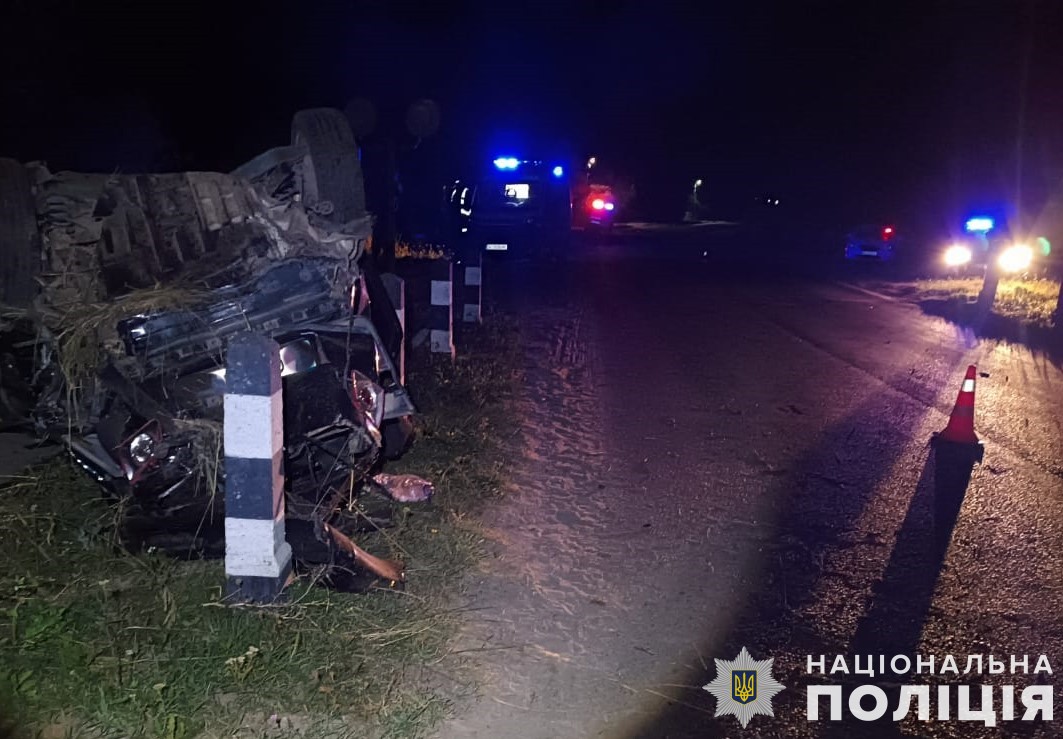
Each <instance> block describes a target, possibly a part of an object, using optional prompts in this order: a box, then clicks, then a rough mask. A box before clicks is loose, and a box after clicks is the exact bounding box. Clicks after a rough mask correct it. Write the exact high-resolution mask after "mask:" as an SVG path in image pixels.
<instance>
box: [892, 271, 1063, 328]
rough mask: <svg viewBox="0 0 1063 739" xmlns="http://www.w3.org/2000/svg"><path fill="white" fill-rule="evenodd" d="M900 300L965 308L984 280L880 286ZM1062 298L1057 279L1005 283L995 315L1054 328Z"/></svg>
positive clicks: (928, 281)
mask: <svg viewBox="0 0 1063 739" xmlns="http://www.w3.org/2000/svg"><path fill="white" fill-rule="evenodd" d="M876 287H878V288H879V289H881V290H883V291H888V292H890V293H892V294H894V295H897V296H898V297H903V298H905V299H906V300H912V301H916V302H923V301H936V302H946V303H952V302H955V303H958V304H960V305H963V304H965V303H968V302H970V301H973V300H975V299H976V298H977V297H978V293H979V291H980V290H981V289H982V278H980V277H972V278H965V279H938V280H916V281H914V282H901V283H884V284H882V285H877V286H876ZM1058 297H1059V282H1057V281H1056V280H1001V281H1000V284H999V285H998V287H997V297H996V302H995V303H994V304H993V312H994V313H995V314H996V315H998V316H1001V317H1002V318H1005V319H1009V320H1014V321H1018V322H1021V323H1023V324H1025V325H1028V326H1031V327H1034V328H1052V327H1053V326H1054V322H1053V319H1052V313H1053V311H1055V309H1056V300H1057V298H1058Z"/></svg>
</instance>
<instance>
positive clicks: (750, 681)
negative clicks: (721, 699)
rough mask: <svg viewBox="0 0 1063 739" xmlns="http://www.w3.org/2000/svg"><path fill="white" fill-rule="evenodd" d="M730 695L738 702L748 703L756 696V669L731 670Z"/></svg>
mask: <svg viewBox="0 0 1063 739" xmlns="http://www.w3.org/2000/svg"><path fill="white" fill-rule="evenodd" d="M731 680H732V681H733V685H732V687H731V697H732V698H734V699H735V700H736V701H738V702H739V703H749V702H750V701H751V700H755V699H756V697H757V672H756V670H732V671H731Z"/></svg>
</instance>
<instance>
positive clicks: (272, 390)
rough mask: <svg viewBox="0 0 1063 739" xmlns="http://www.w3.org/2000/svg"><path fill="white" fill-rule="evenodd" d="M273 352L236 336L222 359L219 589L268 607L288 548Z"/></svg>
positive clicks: (280, 585)
mask: <svg viewBox="0 0 1063 739" xmlns="http://www.w3.org/2000/svg"><path fill="white" fill-rule="evenodd" d="M281 398H282V396H281V366H280V348H279V347H278V346H277V343H276V342H274V341H273V340H272V339H269V338H266V337H265V336H259V335H257V334H251V333H244V334H241V335H239V336H237V337H236V338H234V339H233V340H232V342H230V344H229V351H228V354H227V356H226V361H225V420H224V424H223V428H224V431H223V436H224V444H225V592H226V595H227V596H232V597H234V598H236V599H237V600H246V601H255V602H268V601H272V600H276V599H277V598H278V597H279V596H280V595H281V593H282V591H283V590H284V586H285V584H286V583H287V581H288V577H289V575H290V574H291V569H292V548H291V546H290V545H289V544H288V542H287V541H285V536H284V478H283V471H282V466H281V465H282V459H283V452H284V416H283V407H282V399H281Z"/></svg>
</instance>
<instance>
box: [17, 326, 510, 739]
mask: <svg viewBox="0 0 1063 739" xmlns="http://www.w3.org/2000/svg"><path fill="white" fill-rule="evenodd" d="M514 347H515V342H514V341H513V335H512V332H511V331H510V330H508V329H506V328H505V327H501V328H498V327H496V328H495V329H492V330H490V331H487V330H484V331H481V335H480V336H478V337H477V338H476V342H475V345H474V351H472V352H466V354H465V355H464V356H462V357H460V358H459V360H458V362H457V364H456V365H454V366H451V364H450V362H449V361H443V362H440V361H424V362H421V363H420V364H417V363H415V365H414V367H415V368H414V371H413V372H412V373H411V377H410V378H409V380H410V382H409V384H410V385H411V387H413V388H416V390H417V391H418V396H419V397H424V398H426V400H430V401H431V409H430V412H428V413H427V414H426V415H425V417H424V418H423V419H422V422H421V426H422V429H421V430H422V432H423V436H422V438H420V439H419V440H418V442H417V443H416V445H415V446H414V447H413V449H412V450H411V451H410V453H409V454H408V455H407V456H406V457H405V458H404V459H403V460H401V461H400V462H399V463H396V464H393V465H391V466H389V470H395V471H410V472H415V473H417V474H421V475H423V476H425V477H428V478H429V479H432V480H433V481H434V482H435V484H436V499H435V501H434V502H433V503H432V504H431V505H428V506H405V507H402V509H401V512H400V515H398V516H397V517H396V525H395V526H394V527H392V528H390V529H388V530H387V531H385V532H382V533H379V534H375V535H373V536H368V537H359V542H360V543H361V544H362V545H363V546H364V547H366V548H367V549H369V550H370V551H372V552H374V553H376V554H380V555H383V556H394V557H400V558H402V559H403V560H404V561H405V562H406V568H407V575H408V583H407V587H406V589H405V591H404V592H392V591H387V590H378V591H371V592H369V593H366V594H358V595H352V594H343V593H336V592H330V591H328V590H326V589H324V588H322V587H319V586H315V585H314V584H313V574H312V573H309V574H306V575H304V576H303V577H301V579H300V580H299V582H297V583H296V584H295V585H294V586H292V587H291V588H290V590H289V602H288V603H287V604H284V605H279V606H259V607H256V606H233V605H229V604H226V603H224V602H223V601H222V584H223V581H224V571H223V566H222V563H221V562H216V561H215V562H179V561H175V560H172V559H168V558H165V557H163V556H160V555H154V554H147V555H138V556H132V555H129V554H127V553H124V552H123V551H122V550H120V549H119V548H118V546H117V542H116V541H115V539H114V534H113V531H114V526H113V525H114V520H115V510H114V507H113V506H112V505H111V504H109V503H108V502H107V501H105V500H102V499H100V498H99V496H98V494H97V493H96V490H95V487H94V485H92V484H90V483H89V482H88V481H87V480H86V479H85V478H84V476H83V475H81V474H80V472H79V471H76V470H74V469H73V468H72V467H71V466H69V465H68V464H66V463H62V462H58V461H56V462H52V463H50V464H48V465H46V466H43V467H41V468H37V469H33V470H28V471H27V472H26V473H25V475H24V476H23V477H21V478H19V479H17V480H13V481H11V482H10V484H8V485H6V486H5V487H4V488H3V489H0V541H2V542H3V544H4V553H5V563H4V565H5V566H4V567H3V569H2V570H0V711H2V715H4V716H6V717H7V718H8V720H9V723H10V724H11V726H12V729H13V730H14V733H15V735H16V736H50V737H62V736H97V737H170V738H173V739H178V738H180V737H195V736H206V737H221V736H234V735H239V736H249V737H251V736H254V737H257V736H262V737H267V736H282V735H283V736H306V737H366V736H381V737H416V736H420V735H422V734H423V732H424V731H425V730H426V729H427V728H429V727H431V726H432V725H434V724H435V723H436V722H438V721H439V720H440V718H441V717H442V716H443V715H445V712H446V710H447V707H448V700H449V699H450V698H451V697H453V696H454V695H455V694H456V692H457V693H460V692H461V691H462V690H467V689H469V688H470V687H471V683H470V680H472V679H473V678H472V676H471V675H469V674H467V672H466V671H465V670H464V668H463V665H462V664H460V662H458V660H457V659H456V658H453V657H449V656H448V652H447V650H448V643H449V641H450V639H451V637H452V636H453V634H454V632H455V629H456V626H457V624H458V620H459V618H460V611H459V610H458V604H459V603H460V598H459V597H458V594H457V593H456V592H455V590H456V588H458V586H459V583H460V581H461V577H460V576H461V575H462V573H463V572H464V571H465V570H466V568H467V567H468V566H469V565H470V564H471V563H473V562H474V561H475V560H476V558H477V557H478V555H479V547H480V541H481V539H480V535H479V531H478V528H477V524H476V523H475V518H474V515H473V514H474V513H475V512H476V511H477V510H479V508H480V507H481V506H482V504H483V502H484V500H485V499H487V498H490V497H492V496H496V495H498V494H499V490H500V482H499V481H500V477H499V471H500V455H499V443H498V439H499V434H502V433H505V430H506V428H507V424H506V411H507V406H508V397H509V392H510V388H511V386H512V378H513V373H514V371H515V369H514V368H515V361H514V357H515V354H514V351H515V349H514Z"/></svg>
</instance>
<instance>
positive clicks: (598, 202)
mask: <svg viewBox="0 0 1063 739" xmlns="http://www.w3.org/2000/svg"><path fill="white" fill-rule="evenodd" d="M591 207H592V208H594V209H595V210H605V201H604V200H602V199H601V198H595V199H594V200H593V201H591Z"/></svg>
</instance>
